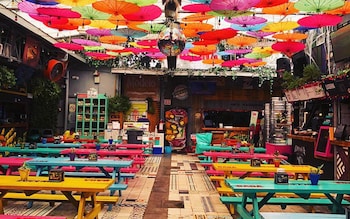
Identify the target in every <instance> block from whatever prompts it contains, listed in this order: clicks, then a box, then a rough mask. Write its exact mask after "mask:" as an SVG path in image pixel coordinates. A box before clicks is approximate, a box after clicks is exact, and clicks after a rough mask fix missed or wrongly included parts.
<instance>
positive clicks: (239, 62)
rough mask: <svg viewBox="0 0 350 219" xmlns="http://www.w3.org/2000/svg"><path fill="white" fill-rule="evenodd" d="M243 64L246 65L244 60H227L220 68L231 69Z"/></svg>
mask: <svg viewBox="0 0 350 219" xmlns="http://www.w3.org/2000/svg"><path fill="white" fill-rule="evenodd" d="M244 63H246V61H245V60H238V59H236V60H228V61H225V62H223V63H221V66H222V67H229V68H232V67H235V66H240V65H243V64H244Z"/></svg>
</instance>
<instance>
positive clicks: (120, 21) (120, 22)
mask: <svg viewBox="0 0 350 219" xmlns="http://www.w3.org/2000/svg"><path fill="white" fill-rule="evenodd" d="M108 21H109V22H111V23H113V24H115V25H116V26H117V27H118V26H128V27H130V28H132V29H134V30H141V28H137V27H136V25H138V24H142V23H143V22H142V21H129V20H126V19H125V18H124V17H123V15H120V14H119V15H112V16H111V17H110V18H108Z"/></svg>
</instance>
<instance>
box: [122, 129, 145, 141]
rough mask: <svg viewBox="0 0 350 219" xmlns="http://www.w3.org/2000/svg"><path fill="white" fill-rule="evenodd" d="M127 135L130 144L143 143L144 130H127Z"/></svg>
mask: <svg viewBox="0 0 350 219" xmlns="http://www.w3.org/2000/svg"><path fill="white" fill-rule="evenodd" d="M126 135H127V136H128V144H142V135H143V131H142V130H132V129H130V130H127V131H126Z"/></svg>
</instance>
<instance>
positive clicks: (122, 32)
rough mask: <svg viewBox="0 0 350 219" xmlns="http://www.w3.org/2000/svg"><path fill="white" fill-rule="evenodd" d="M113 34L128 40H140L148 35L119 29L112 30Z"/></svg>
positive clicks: (129, 29) (128, 29) (142, 32)
mask: <svg viewBox="0 0 350 219" xmlns="http://www.w3.org/2000/svg"><path fill="white" fill-rule="evenodd" d="M111 34H112V35H115V36H123V37H128V38H140V37H144V36H146V35H147V33H146V32H145V31H140V30H134V29H131V28H128V27H126V28H118V29H117V30H111Z"/></svg>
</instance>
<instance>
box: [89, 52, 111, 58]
mask: <svg viewBox="0 0 350 219" xmlns="http://www.w3.org/2000/svg"><path fill="white" fill-rule="evenodd" d="M85 55H87V56H90V57H95V58H101V57H103V58H106V57H110V55H108V54H106V53H102V52H85Z"/></svg>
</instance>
